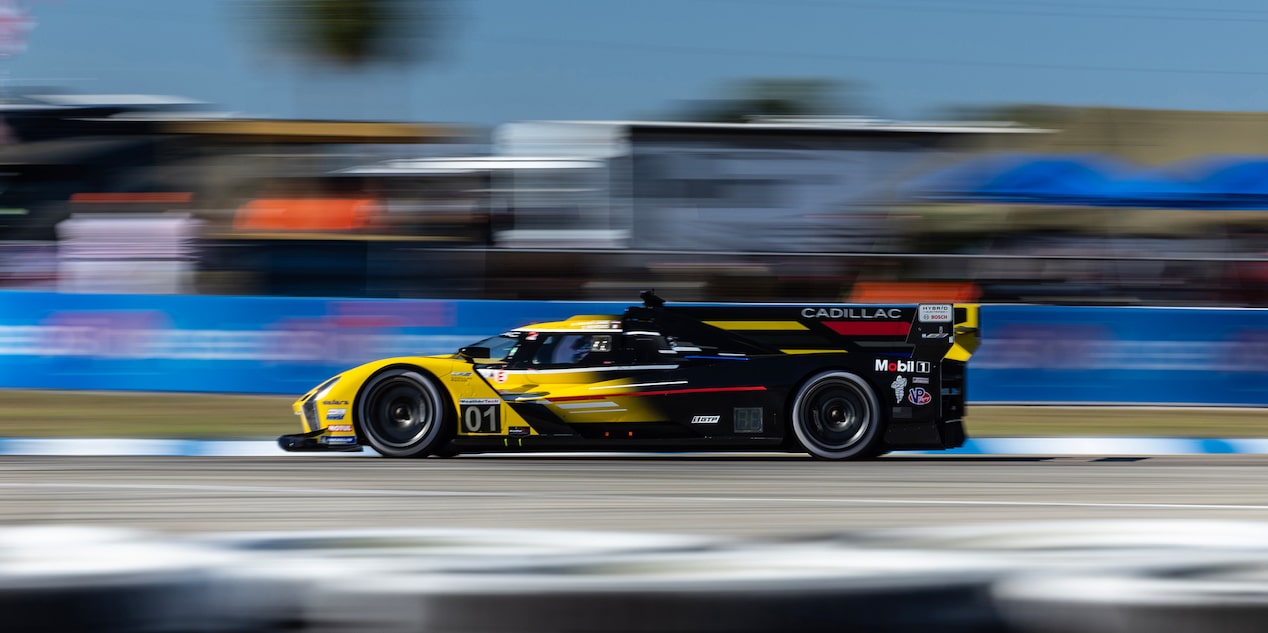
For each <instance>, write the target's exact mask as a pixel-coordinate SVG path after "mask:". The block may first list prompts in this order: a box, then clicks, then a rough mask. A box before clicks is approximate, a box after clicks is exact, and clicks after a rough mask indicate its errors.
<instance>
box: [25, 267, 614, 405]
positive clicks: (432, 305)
mask: <svg viewBox="0 0 1268 633" xmlns="http://www.w3.org/2000/svg"><path fill="white" fill-rule="evenodd" d="M626 305H628V304H627V303H590V302H558V303H556V302H514V303H511V302H502V301H432V300H373V299H319V298H293V297H220V296H186V295H180V296H170V295H90V294H57V293H30V292H0V388H28V389H84V390H115V389H118V390H138V391H188V392H220V393H261V394H299V393H303V392H305V391H307V390H308V389H310V388H311V387H312V386H313V385H314V384H317V383H318V382H320V381H322V380H325V379H326V378H328V377H330V376H331V375H333V374H336V373H338V372H340V371H343V370H345V369H348V368H349V367H353V366H355V365H358V364H361V363H363V362H366V361H369V360H373V359H376V358H387V357H391V356H407V355H427V354H444V353H449V352H453V351H455V350H457V349H458V348H459V347H461V346H463V345H468V344H471V343H474V342H476V341H478V340H480V339H483V338H485V337H487V336H491V335H494V334H498V333H500V332H503V331H505V330H507V329H510V328H513V327H517V326H520V325H525V324H528V323H533V322H540V321H553V320H558V319H561V318H564V317H567V316H569V315H573V314H595V313H598V314H604V313H609V312H614V311H615V312H617V313H619V311H621V310H624V309H625V307H626Z"/></svg>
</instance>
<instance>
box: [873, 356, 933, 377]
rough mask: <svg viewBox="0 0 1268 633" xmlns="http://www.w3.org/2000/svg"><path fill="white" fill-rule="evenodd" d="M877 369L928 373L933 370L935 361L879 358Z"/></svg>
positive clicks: (906, 372) (907, 372)
mask: <svg viewBox="0 0 1268 633" xmlns="http://www.w3.org/2000/svg"><path fill="white" fill-rule="evenodd" d="M875 369H876V371H880V372H886V373H890V374H896V373H903V374H928V373H931V372H932V371H933V363H931V362H929V361H927V360H897V359H893V358H878V359H876V365H875Z"/></svg>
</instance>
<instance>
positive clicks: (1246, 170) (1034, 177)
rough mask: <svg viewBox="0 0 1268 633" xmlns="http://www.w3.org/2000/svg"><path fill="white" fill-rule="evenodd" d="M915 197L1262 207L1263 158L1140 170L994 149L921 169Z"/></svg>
mask: <svg viewBox="0 0 1268 633" xmlns="http://www.w3.org/2000/svg"><path fill="white" fill-rule="evenodd" d="M905 190H906V193H907V195H908V196H909V197H910V198H912V199H914V200H922V201H937V202H978V203H1012V204H1043V205H1076V206H1093V207H1143V208H1174V209H1268V157H1259V156H1241V157H1236V156H1220V157H1211V158H1206V159H1201V160H1199V161H1194V162H1191V163H1187V164H1182V165H1176V166H1172V167H1168V168H1163V169H1144V168H1140V167H1136V166H1133V165H1131V164H1129V163H1126V162H1124V161H1120V160H1118V159H1115V158H1112V157H1109V156H1103V155H1097V154H1078V155H1061V156H1057V155H1043V154H1019V153H1008V154H994V155H990V156H986V157H981V158H976V159H971V160H968V161H965V162H962V163H959V164H957V165H953V166H951V167H949V168H945V169H942V170H939V171H935V172H933V173H930V174H926V175H924V176H922V177H919V178H917V179H915V180H913V181H911V182H910V183H909V184H908V186H907V187H906V188H905Z"/></svg>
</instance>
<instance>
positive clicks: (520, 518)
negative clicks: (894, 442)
mask: <svg viewBox="0 0 1268 633" xmlns="http://www.w3.org/2000/svg"><path fill="white" fill-rule="evenodd" d="M1062 519H1245V520H1259V521H1264V520H1268V456H1263V455H1258V456H1243V455H1216V456H1161V457H1131V456H1104V457H1098V456H1078V457H1069V456H1061V457H1055V456H1054V457H1034V456H1025V457H1008V456H972V457H969V456H950V455H936V456H888V457H885V458H882V459H880V460H876V461H872V462H859V463H834V462H821V461H815V460H811V459H810V458H808V457H804V456H796V455H777V456H743V457H739V456H707V457H703V456H698V455H692V456H681V455H648V456H639V457H630V456H619V457H618V456H603V457H594V456H526V455H521V456H497V457H494V456H465V457H459V458H455V459H436V458H433V459H425V460H390V459H384V458H377V457H365V456H354V455H284V456H280V457H258V458H230V457H65V456H59V457H51V456H49V457H15V456H10V457H3V458H0V523H2V524H4V525H10V526H12V525H25V524H42V525H47V524H77V525H83V524H91V525H102V526H128V527H137V528H146V529H151V530H162V531H170V532H209V531H211V532H214V531H245V530H324V529H360V528H424V527H448V528H462V527H495V528H555V529H575V530H622V531H626V530H638V531H653V532H669V533H685V534H701V535H718V536H744V537H751V536H764V537H765V536H795V535H816V534H823V533H832V532H837V531H845V530H852V529H858V528H877V527H888V526H903V527H921V526H936V525H951V524H967V523H979V522H997V521H1029V520H1062Z"/></svg>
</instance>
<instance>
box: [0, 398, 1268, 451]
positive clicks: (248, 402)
mask: <svg viewBox="0 0 1268 633" xmlns="http://www.w3.org/2000/svg"><path fill="white" fill-rule="evenodd" d="M292 400H294V398H293V397H291V396H237V395H234V396H230V395H209V394H168V393H131V392H129V393H121V392H80V391H18V390H0V437H154V438H208V439H232V438H274V437H277V436H278V435H282V434H284V433H297V432H299V430H300V428H299V420H298V418H296V417H295V415H294V414H293V413H291V407H290V405H291V402H292ZM966 424H967V426H968V431H969V435H970V436H972V437H1027V436H1058V435H1064V436H1104V435H1150V436H1159V437H1268V409H1194V408H1175V409H1165V408H1158V409H1150V408H1128V407H1121V408H1120V407H1038V406H1035V407H1013V406H1009V407H1003V406H982V405H978V406H971V407H970V408H969V415H968V418H967V419H966Z"/></svg>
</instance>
